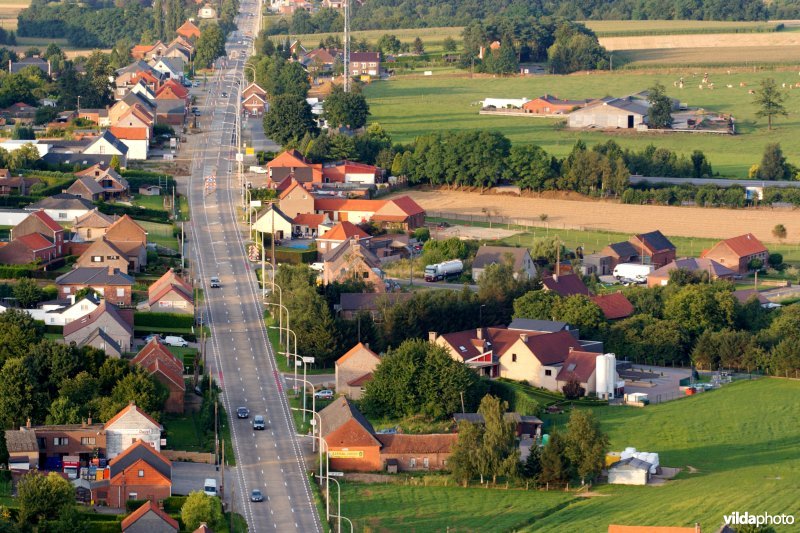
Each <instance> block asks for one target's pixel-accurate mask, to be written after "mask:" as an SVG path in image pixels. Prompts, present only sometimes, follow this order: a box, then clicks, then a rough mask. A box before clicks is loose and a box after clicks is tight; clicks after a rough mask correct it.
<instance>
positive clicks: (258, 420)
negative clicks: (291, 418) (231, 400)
mask: <svg viewBox="0 0 800 533" xmlns="http://www.w3.org/2000/svg"><path fill="white" fill-rule="evenodd" d="M265 427H266V424H265V423H264V417H263V416H262V415H256V416H255V417H253V429H255V430H261V429H264V428H265Z"/></svg>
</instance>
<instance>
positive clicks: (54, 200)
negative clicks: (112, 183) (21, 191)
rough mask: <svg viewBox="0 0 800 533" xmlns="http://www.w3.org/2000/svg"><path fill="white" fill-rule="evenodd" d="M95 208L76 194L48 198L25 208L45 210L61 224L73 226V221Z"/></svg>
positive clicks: (56, 195) (62, 194)
mask: <svg viewBox="0 0 800 533" xmlns="http://www.w3.org/2000/svg"><path fill="white" fill-rule="evenodd" d="M94 208H95V205H94V204H93V203H92V202H90V201H89V200H86V199H84V198H81V197H80V196H76V195H74V194H68V193H60V194H54V195H53V196H49V197H47V198H42V199H41V200H39V201H38V202H36V203H35V204H31V205H29V206H27V207H26V208H25V210H26V211H29V212H30V211H38V210H39V209H42V210H44V212H45V213H47V215H48V216H49V217H50V218H52V219H53V220H55V221H56V222H58V223H60V224H71V223H72V221H73V220H75V219H76V218H78V217H82V216H83V215H85V214H86V213H88V212H89V211H91V210H92V209H94Z"/></svg>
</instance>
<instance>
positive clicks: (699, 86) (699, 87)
mask: <svg viewBox="0 0 800 533" xmlns="http://www.w3.org/2000/svg"><path fill="white" fill-rule="evenodd" d="M697 88H698V89H700V90H701V91H702V90H703V84H702V83H701V84H700V85H698V86H697Z"/></svg>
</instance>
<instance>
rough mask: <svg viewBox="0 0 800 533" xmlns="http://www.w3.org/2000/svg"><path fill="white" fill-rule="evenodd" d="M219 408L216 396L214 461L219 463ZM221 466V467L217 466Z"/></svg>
mask: <svg viewBox="0 0 800 533" xmlns="http://www.w3.org/2000/svg"><path fill="white" fill-rule="evenodd" d="M210 385H211V384H210V383H209V392H210V393H211V394H213V391H211V390H210V388H211V387H210ZM218 408H219V401H218V400H217V397H216V396H215V397H214V462H215V463H217V465H219V432H218V429H217V420H219V417H218V412H217V409H218ZM217 468H219V467H217Z"/></svg>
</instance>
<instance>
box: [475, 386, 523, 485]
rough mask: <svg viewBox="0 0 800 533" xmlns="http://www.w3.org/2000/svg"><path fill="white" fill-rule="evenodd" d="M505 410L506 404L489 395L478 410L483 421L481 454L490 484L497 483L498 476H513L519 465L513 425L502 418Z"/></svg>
mask: <svg viewBox="0 0 800 533" xmlns="http://www.w3.org/2000/svg"><path fill="white" fill-rule="evenodd" d="M507 410H508V402H505V401H501V400H500V399H499V398H496V397H494V396H492V395H490V394H487V395H486V396H484V397H483V399H482V400H481V405H480V407H479V408H478V413H480V414H481V415H483V421H484V424H483V425H484V432H483V442H482V443H481V454H482V455H483V456H484V457H485V458H486V462H487V463H488V464H487V470H488V472H489V475H491V476H492V483H496V482H497V476H498V475H511V476H513V475H515V474H516V471H517V467H518V465H519V451H518V450H517V447H516V433H515V430H516V428H515V424H514V422H513V421H511V420H506V419H505V417H504V416H503V415H504V414H505V412H506V411H507Z"/></svg>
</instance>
